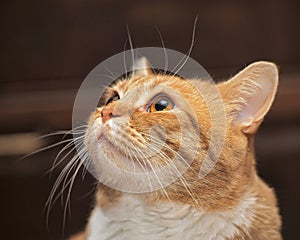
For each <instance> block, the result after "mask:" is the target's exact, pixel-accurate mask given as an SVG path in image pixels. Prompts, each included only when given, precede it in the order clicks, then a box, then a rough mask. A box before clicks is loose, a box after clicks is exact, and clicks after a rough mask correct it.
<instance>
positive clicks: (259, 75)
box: [218, 61, 278, 134]
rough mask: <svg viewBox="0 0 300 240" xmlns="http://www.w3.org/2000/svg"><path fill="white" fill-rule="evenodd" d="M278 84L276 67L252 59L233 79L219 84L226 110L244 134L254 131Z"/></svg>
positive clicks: (269, 105)
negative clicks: (252, 61) (253, 61)
mask: <svg viewBox="0 0 300 240" xmlns="http://www.w3.org/2000/svg"><path fill="white" fill-rule="evenodd" d="M277 87H278V68H277V66H276V65H275V64H274V63H271V62H265V61H260V62H255V63H252V64H250V65H249V66H248V67H246V68H245V69H243V70H242V71H241V72H239V73H238V74H237V75H235V76H234V77H233V78H231V79H229V80H228V81H226V82H222V83H220V84H218V89H219V91H220V94H221V95H222V98H223V101H224V106H225V108H226V109H225V111H226V112H227V114H228V116H229V118H230V119H231V120H232V123H233V124H235V125H239V126H240V127H241V130H242V131H243V132H244V133H248V134H251V133H254V132H255V131H256V129H257V128H258V126H259V125H260V123H261V122H262V120H263V118H264V116H265V115H266V113H267V112H268V111H269V109H270V107H271V105H272V103H273V100H274V97H275V94H276V91H277Z"/></svg>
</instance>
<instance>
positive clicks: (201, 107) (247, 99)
mask: <svg viewBox="0 0 300 240" xmlns="http://www.w3.org/2000/svg"><path fill="white" fill-rule="evenodd" d="M274 71H275V72H274ZM197 84H198V87H195V85H194V84H193V81H188V80H183V79H181V78H179V77H175V76H168V75H154V74H151V73H149V72H148V73H147V74H143V75H140V76H135V77H132V78H130V79H125V80H122V81H121V80H120V81H118V82H116V83H115V84H114V85H112V86H111V87H109V88H108V89H107V91H106V93H105V100H104V102H105V104H104V105H103V106H100V107H99V108H97V109H96V111H95V112H94V113H92V114H91V116H90V119H89V127H88V130H87V132H86V137H85V144H86V147H87V149H88V152H89V155H90V157H91V159H92V161H93V165H94V167H95V171H96V172H97V174H99V177H100V178H101V176H105V177H104V178H102V179H106V181H107V182H108V184H110V183H118V182H119V183H120V185H118V186H122V184H125V185H126V184H133V185H134V186H132V187H133V188H139V187H141V189H143V190H145V189H147V187H146V188H145V186H147V185H148V186H149V190H155V189H157V187H155V186H154V187H153V186H151V184H154V185H155V183H153V181H155V180H157V184H158V186H159V185H160V187H161V188H163V189H164V191H168V194H169V196H171V197H172V194H173V195H175V198H178V197H180V196H182V197H185V198H186V196H187V195H190V194H185V191H193V192H195V191H197V194H198V193H200V194H203V196H205V193H207V191H210V190H211V193H212V192H215V191H214V190H216V189H219V188H220V187H221V188H222V187H225V188H230V187H231V186H227V185H228V184H231V183H230V181H238V180H239V181H242V180H241V179H242V175H243V174H244V173H245V172H248V170H249V169H247V168H251V167H249V162H247V161H250V160H247V159H246V155H247V151H248V150H247V146H248V140H249V136H251V135H252V134H253V133H254V132H255V130H256V129H257V127H258V125H259V123H260V122H261V121H262V118H263V116H264V115H265V113H266V112H267V110H268V109H269V107H270V105H271V103H272V101H273V98H274V94H275V91H276V88H277V70H276V67H275V66H274V65H273V64H270V63H264V62H261V63H256V65H255V64H253V65H251V66H249V67H248V68H246V69H245V70H244V71H242V72H241V73H240V74H238V75H237V76H235V77H234V78H233V79H231V80H230V81H227V82H224V83H220V84H218V85H217V88H216V89H217V90H218V91H219V93H220V95H216V96H215V97H214V94H215V93H214V91H213V90H212V89H213V88H215V86H214V85H213V84H212V83H210V82H207V81H200V80H197ZM199 89H201V91H203V93H204V94H203V93H202V94H201V93H200V92H199ZM261 89H262V90H261ZM208 95H213V97H212V96H210V103H209V104H212V105H213V104H220V101H217V100H219V99H217V98H219V97H221V98H222V108H223V109H224V111H225V114H226V123H225V125H224V126H225V127H224V129H217V131H220V136H221V134H222V133H224V132H226V138H225V142H224V147H223V148H224V149H223V150H222V153H221V155H220V159H217V161H215V159H214V160H213V161H214V162H216V166H215V167H214V168H213V170H212V171H211V173H209V174H208V175H207V177H205V178H204V179H200V178H199V171H200V167H201V164H202V163H203V161H204V158H205V156H207V155H208V154H209V155H211V158H213V156H214V154H213V152H210V153H208V151H209V150H208V149H209V148H210V146H211V145H213V144H214V143H213V142H211V131H212V125H213V122H212V117H211V112H210V111H211V109H210V108H209V107H208V103H207V99H205V97H203V96H208ZM218 107H220V106H218ZM215 109H218V108H217V106H216V108H215ZM252 160H253V159H252ZM172 163H175V164H174V165H172ZM170 164H171V165H170ZM250 165H251V164H250ZM165 166H171V167H170V168H166V169H164V167H165ZM115 169H118V170H120V171H117V172H116V171H115ZM161 169H164V171H160V170H161ZM251 169H252V168H251ZM167 171H168V172H167ZM234 171H236V172H234ZM249 171H250V170H249ZM170 172H172V173H171V174H170V175H171V178H172V177H175V178H176V179H175V178H174V179H172V180H171V181H170V182H168V180H170V179H169V177H168V176H166V174H167V173H170ZM123 173H124V174H123ZM144 173H148V174H149V173H150V175H151V174H153V173H154V178H153V179H151V178H150V180H149V178H147V177H141V176H144V175H143V174H144ZM128 176H130V177H133V178H135V179H134V180H133V181H128V179H127V178H128ZM248 177H249V176H248ZM170 183H172V184H170ZM169 184H170V185H169ZM232 184H233V183H232ZM235 184H238V183H235ZM218 185H219V186H218ZM232 187H234V188H237V187H236V186H233V185H232ZM214 188H215V189H214ZM119 190H122V189H121V187H120V189H119ZM127 190H128V189H127ZM218 191H219V190H218ZM137 192H138V189H137ZM191 198H192V197H191Z"/></svg>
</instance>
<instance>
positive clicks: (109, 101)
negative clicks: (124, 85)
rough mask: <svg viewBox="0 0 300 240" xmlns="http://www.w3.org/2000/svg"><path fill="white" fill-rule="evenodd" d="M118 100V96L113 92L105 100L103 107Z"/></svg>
mask: <svg viewBox="0 0 300 240" xmlns="http://www.w3.org/2000/svg"><path fill="white" fill-rule="evenodd" d="M119 99H120V96H119V94H118V93H117V92H114V93H113V95H112V96H111V97H110V98H109V99H108V100H107V102H106V104H105V105H108V104H110V103H111V102H114V101H117V100H119Z"/></svg>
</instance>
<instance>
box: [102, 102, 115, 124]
mask: <svg viewBox="0 0 300 240" xmlns="http://www.w3.org/2000/svg"><path fill="white" fill-rule="evenodd" d="M113 110H114V108H113V106H106V107H104V108H103V109H102V112H101V116H102V123H106V122H107V121H108V120H109V119H111V118H112V117H113Z"/></svg>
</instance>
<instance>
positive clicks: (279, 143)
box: [0, 0, 300, 240]
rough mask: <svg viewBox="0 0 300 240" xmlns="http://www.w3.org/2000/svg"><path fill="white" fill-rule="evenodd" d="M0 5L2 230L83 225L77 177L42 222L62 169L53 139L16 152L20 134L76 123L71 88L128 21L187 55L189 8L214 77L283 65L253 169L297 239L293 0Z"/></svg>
mask: <svg viewBox="0 0 300 240" xmlns="http://www.w3.org/2000/svg"><path fill="white" fill-rule="evenodd" d="M0 11H1V13H0V26H1V28H0V29H1V32H0V34H1V35H0V36H1V37H0V56H1V60H0V61H1V62H0V66H1V67H0V69H1V70H0V133H1V134H0V143H1V145H0V187H1V198H0V206H1V217H0V226H1V231H0V232H1V239H30V240H33V239H63V237H64V236H65V237H66V236H68V235H69V234H70V233H74V232H76V231H78V230H80V229H81V228H82V227H83V226H84V224H85V221H86V218H87V216H88V213H89V210H90V208H91V206H92V194H93V189H94V186H95V185H94V184H95V180H94V179H93V178H92V177H91V176H90V175H87V176H86V178H84V180H82V179H81V176H79V177H78V178H77V180H76V183H75V185H74V188H73V193H72V197H71V214H72V216H71V218H70V217H67V219H66V221H65V227H64V230H63V207H64V205H63V206H61V204H60V202H58V203H57V204H55V206H54V208H53V210H52V211H51V213H50V220H49V227H48V229H47V226H46V214H45V212H44V204H45V201H46V199H47V197H48V195H49V193H50V190H51V187H52V185H53V183H54V181H55V176H57V174H58V173H59V171H60V170H61V168H58V169H57V170H56V171H54V173H53V177H52V178H50V179H49V176H48V175H47V174H45V173H46V171H47V169H49V167H50V166H51V164H52V162H53V159H54V158H55V155H56V154H57V152H58V151H59V148H54V149H53V150H50V151H45V152H43V153H40V154H37V155H34V156H33V157H29V158H27V159H25V160H22V161H19V160H17V159H18V158H19V157H20V155H21V152H22V150H20V149H19V148H20V146H21V145H22V144H23V145H24V146H27V145H29V146H27V148H26V149H27V150H23V152H26V151H29V150H30V149H31V148H32V149H34V148H35V145H34V144H33V143H32V144H31V141H30V139H31V138H30V137H29V138H27V140H22V136H24V135H22V134H23V133H35V134H36V135H42V134H45V133H47V132H51V131H54V130H61V129H69V128H70V127H71V114H72V106H73V101H74V97H75V95H76V91H77V90H78V88H79V86H80V84H81V82H82V80H83V79H84V77H85V76H86V75H87V73H88V72H89V71H90V70H91V69H93V68H94V67H95V66H96V65H97V64H99V63H100V62H101V61H103V60H105V59H106V58H108V57H110V56H112V55H113V54H116V53H118V52H121V51H122V50H123V49H124V43H125V41H126V39H127V35H126V25H127V24H128V25H129V27H130V29H131V34H132V37H133V39H134V43H135V46H136V47H146V46H157V47H159V46H161V42H160V38H159V35H158V33H157V31H156V29H155V28H156V27H158V28H159V29H160V32H161V33H162V35H163V39H164V41H165V44H166V47H168V48H171V49H175V50H177V51H180V52H184V53H185V52H186V51H187V49H188V48H189V44H190V39H191V32H192V25H193V21H194V18H195V16H196V15H198V16H199V20H198V26H197V35H196V43H195V47H194V50H193V53H192V57H193V58H194V59H196V60H197V61H198V62H199V63H200V64H202V66H204V67H205V68H206V69H207V70H208V72H209V73H210V74H211V75H212V76H213V77H215V78H216V79H223V78H227V77H230V76H231V75H232V74H234V73H236V72H238V71H239V70H241V69H242V68H243V67H244V66H245V65H246V64H249V63H250V62H253V61H255V60H271V61H274V62H276V63H277V64H278V65H279V67H280V72H281V79H280V88H279V93H278V95H277V98H276V101H275V104H274V106H273V108H272V111H271V112H270V114H269V115H268V116H267V118H266V120H265V123H264V124H263V127H262V128H261V129H260V131H259V133H258V137H257V143H256V145H257V159H258V169H259V172H260V175H261V176H263V178H264V179H266V181H267V182H268V183H269V184H270V185H271V186H273V187H274V188H275V189H276V192H277V194H278V198H279V204H280V208H281V213H282V216H283V235H284V237H285V239H298V238H297V236H298V235H299V234H298V232H299V220H298V219H299V216H300V207H299V200H300V193H299V178H300V174H299V167H300V161H299V159H300V150H299V147H300V138H299V136H300V125H299V120H298V119H299V117H300V103H299V100H300V99H299V96H300V82H299V81H300V31H299V24H300V17H299V16H300V14H299V12H300V6H299V1H291V0H290V1H283V0H274V1H254V0H253V1H226V2H225V1H224V2H223V1H190V2H188V1H174V0H173V1H164V2H162V1H156V0H152V1H145V2H143V1H133V0H132V1H131V0H130V1H107V0H103V1H96V0H91V1H83V0H78V1H71V0H60V1H59V0H51V1H50V0H44V1H33V0H27V1H21V0H16V1H2V2H1V10H0ZM12 134H16V135H12ZM11 139H13V140H11ZM57 140H58V139H57V138H49V139H48V140H45V141H43V142H42V143H40V144H50V143H53V142H55V141H57ZM17 141H20V143H18V142H17ZM23 145H22V146H23ZM31 145H32V146H31ZM18 149H19V150H18ZM79 175H80V174H79Z"/></svg>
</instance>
